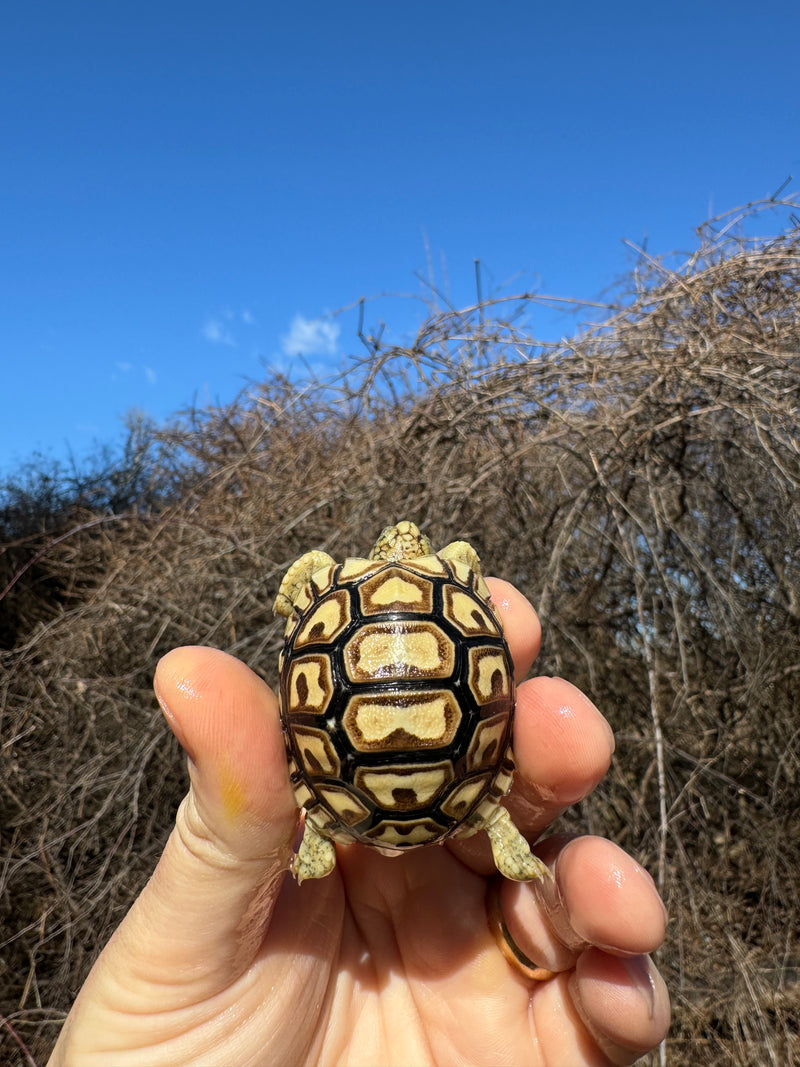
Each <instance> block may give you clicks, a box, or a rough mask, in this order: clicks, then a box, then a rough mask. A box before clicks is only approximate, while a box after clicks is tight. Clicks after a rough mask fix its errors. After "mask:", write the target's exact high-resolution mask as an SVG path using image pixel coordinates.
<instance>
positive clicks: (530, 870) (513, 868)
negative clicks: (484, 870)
mask: <svg viewBox="0 0 800 1067" xmlns="http://www.w3.org/2000/svg"><path fill="white" fill-rule="evenodd" d="M486 832H487V834H488V835H489V841H490V842H491V845H492V855H493V856H494V862H495V866H496V867H497V869H498V871H499V872H500V873H501V874H502V875H503V877H504V878H510V879H511V880H512V881H514V882H530V881H533V880H534V879H540V880H541V879H544V878H550V877H551V874H550V868H549V867H548V866H547V865H546V864H545V863H543V862H542V861H541V860H540V859H539V857H538V856H534V854H533V853H532V852H531V848H530V845H529V844H528V842H527V841H526V840H525V838H524V837H523V836H522V834H521V833H520V832H519V830H518V829H517V828H516V826H515V825H514V823H513V822H512V821H511V816H510V815H509V814H508V812H507V811H506V809H505V808H504V807H502V806H501V805H498V806H497V808H496V809H495V811H494V813H493V814H492V816H491V817H490V818H489V820H488V822H487V823H486Z"/></svg>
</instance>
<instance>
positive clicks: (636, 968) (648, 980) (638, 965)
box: [622, 956, 656, 1019]
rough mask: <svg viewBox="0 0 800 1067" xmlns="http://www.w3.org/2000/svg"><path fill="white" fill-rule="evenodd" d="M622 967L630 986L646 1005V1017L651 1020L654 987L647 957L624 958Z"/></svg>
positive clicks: (654, 1003) (654, 1004) (653, 1009)
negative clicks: (628, 978) (626, 973)
mask: <svg viewBox="0 0 800 1067" xmlns="http://www.w3.org/2000/svg"><path fill="white" fill-rule="evenodd" d="M622 965H623V967H624V968H625V970H626V971H627V972H628V976H629V977H630V980H631V984H632V985H633V987H634V989H635V990H636V992H637V993H638V994H639V995H640V996H641V997H642V999H643V1000H644V1002H645V1004H646V1005H647V1017H648V1019H652V1018H653V1016H654V1015H655V1008H656V987H655V982H654V981H653V973H652V970H651V967H650V957H649V956H626V957H623V959H622Z"/></svg>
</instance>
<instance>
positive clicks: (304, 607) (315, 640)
mask: <svg viewBox="0 0 800 1067" xmlns="http://www.w3.org/2000/svg"><path fill="white" fill-rule="evenodd" d="M275 611H276V612H278V613H279V614H281V615H285V616H286V617H287V619H288V622H287V625H286V634H285V643H284V648H283V651H282V653H281V656H280V660H279V671H280V709H281V721H282V724H283V731H284V737H285V741H286V749H287V754H288V759H289V773H290V778H291V783H292V787H293V789H294V792H295V797H296V799H297V803H298V805H299V806H300V807H302V808H304V809H305V812H306V817H305V829H304V833H303V839H302V842H301V844H300V847H299V849H298V851H297V854H296V855H295V856H294V858H293V861H292V872H293V873H294V876H295V878H296V879H297V881H298V882H302V881H304V880H305V879H307V878H322V877H324V876H325V875H327V874H330V872H331V871H332V870H333V868H334V866H335V864H336V850H335V847H334V844H333V842H334V841H342V842H352V841H359V842H361V843H362V844H365V845H369V846H371V847H373V848H377V849H379V850H380V851H381V852H384V853H386V854H390V855H397V854H399V853H400V852H403V851H404V850H406V849H409V848H416V847H418V846H420V845H428V844H433V843H438V842H442V841H444V840H446V839H448V838H453V837H466V836H468V835H470V834H474V833H476V832H477V831H478V830H481V829H486V830H487V832H488V834H489V839H490V841H491V845H492V853H493V856H494V860H495V863H496V865H497V868H498V870H499V871H500V872H501V873H502V874H503V875H505V877H507V878H512V879H515V880H517V881H527V880H529V879H533V878H541V877H544V876H545V874H546V873H547V868H546V867H545V866H544V864H543V863H542V862H541V861H540V860H539V859H538V858H537V857H535V856H534V855H532V853H531V851H530V848H529V846H528V843H527V842H526V841H525V839H524V838H523V836H522V835H521V834H520V832H519V831H518V830H517V828H516V827H515V826H514V824H513V822H512V821H511V817H510V816H509V814H508V812H507V811H506V809H505V808H504V807H503V806H502V805H501V803H500V802H501V800H502V798H503V797H504V796H505V794H506V793H507V792H508V790H509V789H510V788H511V780H512V776H513V770H514V761H513V755H512V752H511V746H510V740H511V725H512V721H513V714H514V672H513V670H514V669H513V664H512V661H511V655H510V653H509V650H508V645H507V644H506V641H505V638H504V636H503V631H502V628H501V625H500V621H499V618H498V616H497V615H496V613H495V610H494V606H493V605H492V603H491V599H490V596H489V589H488V587H487V585H486V583H485V581H484V580H483V577H482V575H481V569H480V561H479V559H478V556H477V553H476V552H475V550H474V549H473V548H472V547H471V546H470V545H468V544H467V543H466V542H465V541H454V542H452V543H451V544H449V545H447V546H446V547H445V548H443V549H441V551H439V552H437V553H434V551H433V549H432V547H431V544H430V541H429V540H428V539H427V537H424V536H423V535H422V534H421V533H420V531H419V530H418V529H417V527H416V526H415V525H414V524H413V523H411V522H401V523H398V524H397V525H396V526H389V527H387V528H386V529H385V530H384V532H383V533H382V534H381V536H380V537H379V538H378V541H377V543H376V544H375V547H374V548H373V549H372V552H371V553H370V556H369V558H368V559H346V560H345V561H344V563H341V564H337V563H336V561H335V560H334V559H332V558H331V556H329V555H328V554H327V553H325V552H319V551H315V552H307V553H306V554H305V555H303V556H301V557H300V559H299V560H297V562H296V563H294V564H293V566H292V567H290V568H289V570H288V571H287V573H286V575H285V577H284V579H283V581H282V583H281V586H280V589H279V592H278V595H277V597H276V600H275Z"/></svg>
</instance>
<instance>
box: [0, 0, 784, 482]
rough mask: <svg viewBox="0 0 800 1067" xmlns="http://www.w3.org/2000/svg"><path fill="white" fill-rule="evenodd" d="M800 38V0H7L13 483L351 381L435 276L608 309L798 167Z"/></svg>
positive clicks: (4, 463) (0, 260)
mask: <svg viewBox="0 0 800 1067" xmlns="http://www.w3.org/2000/svg"><path fill="white" fill-rule="evenodd" d="M798 47H800V4H798V3H797V0H792V2H784V0H774V2H772V3H770V4H769V5H755V4H752V3H741V2H737V0H731V2H727V3H721V2H720V3H716V2H711V3H705V4H702V3H693V4H688V3H681V2H677V3H673V4H671V5H660V4H659V5H648V4H643V3H641V0H640V2H638V3H635V4H634V3H617V4H611V5H601V4H597V3H596V2H592V3H583V2H576V3H561V4H555V3H554V4H549V5H544V4H539V3H535V2H531V0H528V2H517V0H509V2H505V3H504V2H501V0H498V2H497V3H495V4H488V3H486V2H482V3H477V2H473V0H458V2H456V0H444V2H437V0H426V2H421V0H406V2H405V3H403V4H392V3H377V2H375V0H372V2H371V3H363V2H361V0H356V2H348V0H344V2H342V3H338V4H332V3H330V2H329V0H328V2H324V3H323V2H318V0H308V2H306V3H304V4H290V3H282V4H276V3H269V2H265V0H260V2H256V0H251V2H244V0H227V2H226V3H219V2H216V3H209V2H205V0H193V2H191V3H184V2H175V0H159V2H158V3H155V2H153V0H138V2H137V3H136V4H131V3H126V2H124V0H115V2H114V3H110V2H103V0H93V2H89V0H71V2H70V3H64V2H63V0H58V2H56V0H24V2H23V0H16V2H12V0H7V2H6V3H4V4H2V6H0V146H1V147H0V152H1V153H2V155H1V156H0V369H1V370H2V374H1V375H0V473H3V474H5V473H8V472H10V471H13V470H14V469H15V467H16V466H17V465H18V464H19V463H21V462H23V461H24V460H25V459H27V458H28V457H29V456H30V454H31V453H32V452H33V451H34V450H40V451H43V452H45V453H46V454H49V455H52V456H55V457H61V456H64V455H66V454H67V453H68V452H70V451H71V452H72V453H73V454H74V455H75V456H76V457H78V458H80V457H81V456H84V455H86V454H87V453H88V452H89V451H90V450H91V449H92V448H93V446H94V442H97V441H100V442H112V441H113V440H115V439H117V438H119V436H120V433H121V425H122V423H121V419H122V417H123V416H124V414H125V412H126V411H127V410H129V409H140V410H143V411H145V412H147V413H148V414H150V415H151V416H153V417H155V418H156V419H161V418H163V417H165V416H167V415H169V414H170V413H171V412H173V411H175V410H177V409H179V408H182V407H185V406H187V405H190V404H192V403H197V404H204V403H207V402H209V401H222V402H225V401H228V400H230V399H232V398H233V397H234V396H235V394H236V393H237V392H238V391H239V389H241V388H242V387H243V386H244V385H245V384H246V382H247V381H248V380H253V379H258V378H259V377H260V376H263V374H264V373H265V368H267V367H280V368H282V369H286V368H287V367H293V368H294V369H295V370H296V369H297V367H298V361H297V357H298V355H300V356H302V357H303V358H304V359H305V360H306V361H307V362H308V363H310V364H311V365H312V366H314V367H315V368H318V369H321V370H323V371H325V370H328V369H330V370H331V371H334V370H335V369H336V368H338V367H339V366H340V365H341V363H342V361H343V360H344V359H346V357H347V356H348V355H349V354H351V353H357V352H359V350H360V345H359V342H358V340H357V337H356V325H357V314H356V312H355V310H350V311H345V312H342V313H341V314H339V315H333V314H332V313H333V312H335V311H336V310H337V309H340V308H342V307H346V306H352V305H353V304H354V303H355V302H356V301H357V300H358V298H359V297H362V296H363V297H366V298H368V299H369V298H376V299H374V300H372V299H370V303H369V304H368V305H367V315H366V322H367V325H368V326H374V325H376V324H377V323H378V322H379V321H381V320H385V321H386V323H387V327H388V330H389V331H391V332H392V334H393V335H394V336H397V337H399V336H402V335H403V333H404V331H408V330H411V329H413V327H414V326H415V324H416V323H418V322H419V321H420V320H421V317H422V315H423V314H424V307H423V304H422V303H421V301H420V300H418V299H417V300H414V299H412V298H409V297H406V298H400V297H399V296H398V297H384V298H382V299H378V298H379V297H380V294H411V297H417V298H419V297H422V296H424V292H425V289H424V286H423V284H422V282H421V281H420V280H419V278H418V277H417V276H416V275H417V274H421V275H423V276H428V274H429V271H430V270H432V271H433V275H434V278H435V281H436V283H437V284H438V285H439V286H440V287H441V288H442V289H443V290H445V291H447V292H448V294H449V296H450V299H451V300H452V301H453V302H454V303H455V304H466V303H469V302H471V301H472V300H473V298H474V294H475V283H474V266H473V263H474V259H475V258H479V259H480V260H481V263H482V269H483V272H484V275H483V276H484V292H488V291H490V290H491V289H492V287H493V286H495V287H500V286H505V291H507V292H513V291H522V290H526V289H537V290H539V291H541V292H545V293H550V294H555V295H560V296H573V297H580V298H586V299H592V298H595V297H597V296H598V295H600V294H601V293H602V291H603V290H604V289H605V288H606V287H607V286H609V285H610V284H611V283H613V282H614V280H615V279H616V278H617V277H619V275H620V274H621V273H622V272H624V271H625V270H626V269H627V268H628V267H629V266H630V265H631V263H632V253H631V252H630V250H629V249H628V248H627V247H626V246H625V245H624V244H623V243H622V239H623V238H627V239H628V240H630V241H633V242H635V243H639V242H642V241H647V247H648V249H649V250H650V251H651V252H657V253H660V252H668V251H669V250H671V249H674V248H684V249H691V248H693V247H694V243H695V238H694V232H693V231H694V227H695V226H696V225H697V224H699V223H700V222H702V221H703V220H704V219H705V218H706V217H707V216H708V215H709V214H710V213H716V212H719V211H722V210H725V209H728V208H732V207H735V206H736V205H737V204H740V203H743V202H745V201H747V200H751V199H756V198H759V197H763V196H769V195H770V194H771V193H772V192H773V191H774V190H775V189H777V188H778V187H779V186H780V185H781V184H782V183H783V182H784V180H785V179H786V178H787V177H788V175H789V174H794V175H795V176H796V177H795V180H794V181H793V182H792V183H791V184H790V186H789V187H788V189H789V191H791V190H796V189H797V188H798V186H800V181H798V178H800V105H799V104H798V100H799V99H800V94H799V93H798V89H797V82H798V77H797V70H798V59H797V53H798ZM511 279H513V281H512V280H511ZM531 327H532V329H533V331H534V332H536V333H538V334H539V335H540V336H542V337H544V338H552V337H554V336H560V335H562V334H565V333H567V334H568V333H570V332H572V330H573V329H574V327H575V323H574V321H573V320H572V319H567V318H564V317H557V316H555V315H548V314H545V313H544V312H543V313H542V314H541V317H540V318H539V319H538V320H537V319H536V317H535V316H534V320H533V321H532V323H531Z"/></svg>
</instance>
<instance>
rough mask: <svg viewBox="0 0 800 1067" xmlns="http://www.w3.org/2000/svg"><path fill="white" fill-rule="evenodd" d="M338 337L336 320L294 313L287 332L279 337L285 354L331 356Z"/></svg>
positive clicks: (334, 350) (334, 351) (333, 353)
mask: <svg viewBox="0 0 800 1067" xmlns="http://www.w3.org/2000/svg"><path fill="white" fill-rule="evenodd" d="M338 338H339V324H338V323H337V322H328V321H326V320H325V319H307V318H305V317H304V316H303V315H295V317H294V318H293V319H292V324H291V326H290V327H289V332H288V333H287V334H285V335H284V336H283V337H282V338H281V344H282V345H283V351H284V352H285V353H286V355H287V356H333V355H335V354H336V342H337V340H338Z"/></svg>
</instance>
